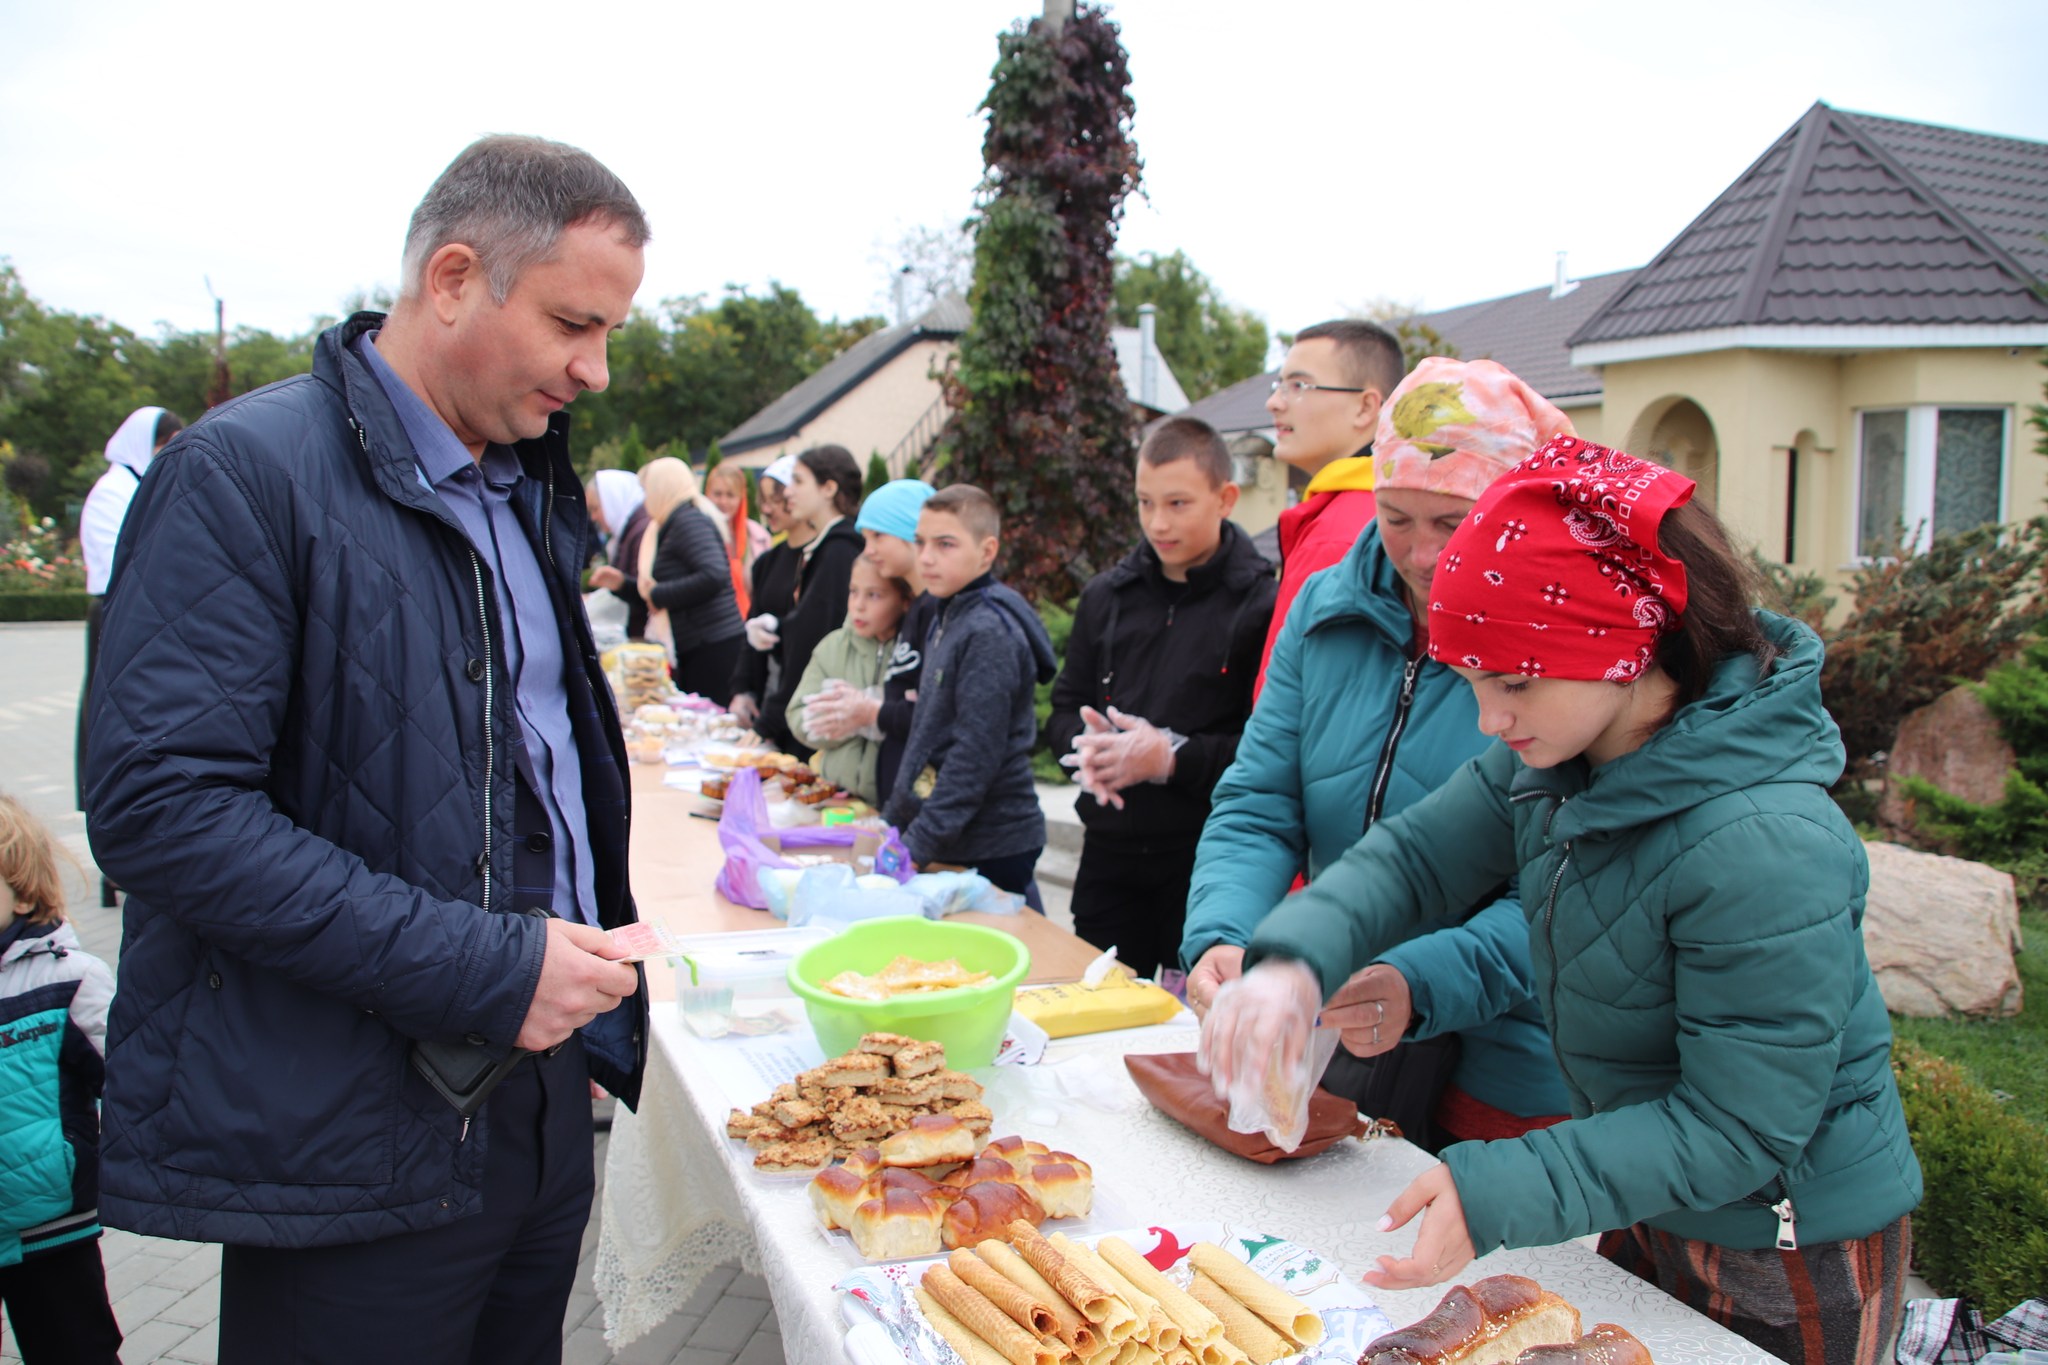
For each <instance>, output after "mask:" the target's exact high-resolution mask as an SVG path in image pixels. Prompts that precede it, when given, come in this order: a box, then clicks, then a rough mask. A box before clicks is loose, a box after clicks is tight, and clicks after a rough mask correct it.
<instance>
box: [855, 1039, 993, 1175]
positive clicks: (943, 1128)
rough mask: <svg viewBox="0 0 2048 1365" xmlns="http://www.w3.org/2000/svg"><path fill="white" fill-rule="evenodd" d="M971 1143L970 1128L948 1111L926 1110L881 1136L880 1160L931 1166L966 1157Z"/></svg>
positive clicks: (886, 1163)
mask: <svg viewBox="0 0 2048 1365" xmlns="http://www.w3.org/2000/svg"><path fill="white" fill-rule="evenodd" d="M876 1060H877V1061H880V1060H881V1059H880V1058H876ZM974 1146H975V1141H974V1130H973V1129H972V1128H969V1127H968V1126H967V1125H966V1124H964V1123H962V1122H961V1121H960V1120H958V1119H956V1118H954V1117H953V1116H951V1115H950V1114H926V1115H923V1116H922V1117H919V1118H916V1119H912V1120H911V1123H910V1127H908V1128H906V1129H904V1130H903V1131H902V1132H900V1133H896V1134H894V1135H892V1136H890V1137H888V1138H885V1139H883V1141H882V1144H881V1151H882V1164H883V1165H885V1166H932V1165H936V1164H938V1163H939V1162H942V1161H967V1160H970V1159H971V1158H972V1157H973V1156H974Z"/></svg>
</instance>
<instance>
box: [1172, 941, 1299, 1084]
mask: <svg viewBox="0 0 2048 1365" xmlns="http://www.w3.org/2000/svg"><path fill="white" fill-rule="evenodd" d="M1322 1003H1323V988H1322V983H1321V982H1320V981H1318V980H1317V979H1316V974H1315V973H1314V972H1313V971H1311V970H1310V969H1309V967H1308V964H1307V963H1305V962H1300V961H1297V960H1296V959H1294V958H1267V959H1266V960H1265V961H1263V962H1260V963H1259V964H1258V965H1257V966H1255V967H1253V968H1252V969H1251V970H1250V971H1248V972H1246V973H1245V974H1244V975H1243V976H1240V977H1238V978H1237V979H1236V980H1235V981H1226V982H1224V983H1223V986H1222V988H1221V989H1220V990H1218V991H1217V992H1216V1000H1215V1003H1214V1004H1212V1005H1210V1006H1209V1012H1208V1013H1207V1014H1206V1015H1204V1016H1203V1017H1202V1038H1201V1042H1200V1043H1198V1044H1197V1045H1196V1047H1195V1065H1196V1066H1197V1067H1198V1068H1199V1069H1200V1070H1201V1071H1202V1072H1203V1073H1204V1074H1206V1075H1207V1076H1208V1077H1209V1084H1210V1086H1211V1088H1212V1089H1214V1090H1215V1092H1216V1098H1217V1099H1219V1100H1220V1099H1224V1098H1227V1097H1228V1095H1229V1091H1230V1082H1231V1079H1232V1078H1233V1077H1235V1076H1239V1075H1245V1076H1256V1075H1259V1074H1261V1073H1263V1072H1264V1071H1266V1070H1267V1069H1268V1068H1269V1067H1272V1066H1273V1065H1275V1064H1276V1054H1277V1065H1279V1066H1281V1067H1284V1068H1287V1069H1289V1070H1291V1069H1292V1068H1294V1067H1295V1066H1296V1065H1298V1064H1299V1063H1300V1061H1301V1054H1302V1052H1303V1050H1304V1049H1305V1048H1306V1047H1307V1046H1308V1036H1309V1034H1310V1033H1311V1032H1313V1031H1314V1030H1315V1024H1316V1011H1317V1010H1318V1009H1320V1008H1321V1007H1322Z"/></svg>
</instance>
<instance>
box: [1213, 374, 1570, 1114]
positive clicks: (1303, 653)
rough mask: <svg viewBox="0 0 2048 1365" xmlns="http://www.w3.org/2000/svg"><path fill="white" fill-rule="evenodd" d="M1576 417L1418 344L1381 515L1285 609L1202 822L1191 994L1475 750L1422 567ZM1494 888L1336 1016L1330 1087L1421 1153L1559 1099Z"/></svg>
mask: <svg viewBox="0 0 2048 1365" xmlns="http://www.w3.org/2000/svg"><path fill="white" fill-rule="evenodd" d="M1570 430H1571V423H1570V421H1569V420H1568V419H1567V418H1566V417H1565V415H1564V414H1563V413H1562V412H1560V411H1558V410H1557V408H1556V407H1554V406H1553V405H1552V404H1550V403H1549V402H1547V401H1545V399H1544V398H1543V397H1542V395H1540V394H1538V393H1536V392H1535V390H1533V389H1531V388H1530V387H1529V386H1528V385H1527V384H1525V383H1523V382H1522V381H1521V380H1520V379H1518V378H1517V377H1516V376H1515V375H1514V374H1512V373H1510V372H1509V371H1508V370H1506V369H1504V368H1502V367H1501V366H1499V365H1497V364H1495V363H1493V362H1492V361H1490V360H1474V361H1462V360H1450V359H1445V358H1442V357H1431V358H1429V359H1426V360H1424V361H1423V362H1422V363H1421V364H1420V365H1418V366H1417V367H1416V369H1415V372H1414V373H1413V374H1411V375H1409V376H1408V377H1407V378H1406V379H1404V380H1402V381H1401V383H1400V385H1399V387H1397V388H1396V389H1395V390H1394V391H1393V393H1392V394H1390V395H1388V398H1387V401H1386V403H1385V404H1384V405H1383V406H1382V407H1381V409H1380V425H1379V429H1378V433H1377V435H1376V436H1375V438H1374V441H1373V468H1374V471H1375V479H1376V493H1377V496H1378V499H1379V507H1378V516H1377V517H1376V518H1375V519H1374V521H1373V522H1372V524H1370V525H1369V526H1367V527H1366V529H1365V532H1364V534H1362V535H1361V536H1360V537H1359V539H1358V543H1357V544H1356V545H1354V546H1353V547H1352V548H1351V551H1350V553H1348V554H1347V555H1345V556H1344V558H1343V559H1342V560H1341V561H1340V562H1339V563H1337V564H1336V565H1334V566H1333V567H1331V568H1329V569H1327V570H1325V571H1323V572H1321V573H1318V574H1315V575H1314V576H1313V577H1311V578H1310V579H1309V580H1308V582H1307V583H1306V585H1305V586H1303V588H1302V590H1301V592H1300V594H1299V596H1297V597H1296V598H1295V599H1294V603H1293V605H1292V606H1291V607H1290V608H1289V609H1288V612H1287V622H1286V625H1285V626H1284V627H1283V628H1282V630H1281V631H1280V634H1279V637H1278V639H1277V640H1276V642H1275V643H1274V646H1273V651H1272V656H1271V658H1270V660H1269V662H1268V665H1267V669H1266V675H1265V678H1264V680H1263V683H1262V686H1261V690H1260V691H1259V694H1258V704H1257V706H1256V707H1255V708H1254V710H1253V711H1252V715H1251V719H1250V720H1249V721H1248V722H1247V723H1246V725H1245V731H1244V736H1243V738H1242V739H1241V740H1240V741H1239V742H1238V746H1237V757H1236V760H1235V761H1234V762H1233V763H1232V764H1231V766H1230V768H1229V769H1228V770H1227V771H1225V773H1224V775H1223V778H1222V780H1221V781H1219V782H1218V783H1217V785H1216V791H1215V794H1214V796H1213V797H1212V803H1211V807H1210V812H1209V818H1208V821H1207V822H1206V823H1205V824H1204V825H1203V827H1202V839H1201V844H1200V847H1199V849H1198V850H1197V852H1196V856H1195V871H1194V878H1193V882H1192V885H1191V888H1190V892H1189V896H1188V912H1187V923H1186V926H1185V928H1184V929H1183V931H1182V938H1181V956H1182V958H1183V960H1184V961H1185V962H1186V963H1187V964H1188V966H1189V968H1190V973H1189V977H1188V1002H1189V1003H1190V1004H1191V1005H1193V1006H1194V1007H1195V1008H1196V1009H1197V1010H1203V1009H1206V1008H1208V1005H1209V1002H1210V1000H1211V999H1213V998H1214V996H1215V993H1216V991H1217V989H1218V988H1219V987H1221V986H1222V985H1223V983H1224V982H1225V981H1227V980H1229V979H1230V978H1231V977H1234V976H1236V975H1237V972H1238V967H1239V962H1240V960H1241V959H1242V957H1243V955H1244V949H1245V945H1246V944H1248V943H1249V942H1250V941H1251V937H1252V933H1253V931H1254V930H1256V929H1257V928H1258V925H1259V921H1260V920H1261V919H1263V918H1264V917H1265V916H1266V915H1267V914H1268V913H1269V912H1270V911H1271V910H1272V908H1273V906H1274V904H1275V903H1276V902H1278V901H1279V900H1280V899H1281V898H1282V897H1283V896H1285V895H1286V894H1287V891H1288V888H1289V887H1290V886H1292V885H1293V884H1294V882H1295V878H1296V875H1297V874H1299V873H1301V872H1303V871H1306V873H1307V875H1308V876H1309V877H1310V878H1314V877H1315V876H1316V875H1317V874H1319V873H1321V872H1322V871H1323V870H1324V869H1326V868H1328V867H1329V866H1330V865H1331V864H1333V863H1335V862H1336V861H1337V859H1339V858H1341V857H1342V856H1343V855H1344V851H1345V850H1346V849H1348V848H1350V847H1351V845H1352V844H1354V843H1356V842H1357V841H1358V837H1359V835H1360V834H1361V833H1363V832H1364V831H1365V829H1366V827H1367V826H1369V825H1371V824H1372V823H1373V822H1374V821H1376V820H1380V819H1385V818H1387V817H1390V816H1392V815H1395V814H1397V813H1399V812H1400V811H1403V810H1405V809H1407V808H1408V807H1409V806H1411V805H1413V804H1414V803H1415V802H1417V801H1419V800H1421V799H1422V798H1423V797H1425V796H1427V795H1429V793H1431V792H1433V791H1435V790H1436V789H1437V788H1438V787H1440V786H1442V785H1443V783H1444V782H1445V781H1446V780H1448V779H1449V778H1450V777H1451V775H1452V774H1453V773H1455V772H1457V771H1458V770H1459V769H1460V768H1461V767H1463V766H1464V765H1465V763H1466V762H1467V760H1469V759H1471V758H1472V757H1473V756H1474V755H1476V754H1478V753H1480V752H1481V751H1482V750H1483V749H1485V748H1486V743H1487V741H1486V738H1485V736H1483V735H1481V734H1480V733H1479V731H1478V729H1477V728H1476V721H1477V720H1478V714H1479V713H1478V711H1477V710H1476V709H1474V707H1473V705H1472V691H1471V689H1470V688H1468V687H1466V686H1465V684H1464V681H1463V680H1462V679H1460V678H1459V677H1458V676H1457V675H1456V674H1455V673H1453V672H1451V671H1450V669H1448V668H1446V667H1444V666H1443V665H1442V664H1440V663H1437V662H1435V661H1434V660H1432V659H1430V658H1429V657H1428V655H1427V654H1426V652H1425V651H1424V649H1423V646H1424V645H1426V644H1427V642H1428V638H1429V637H1428V631H1427V629H1426V623H1427V609H1428V605H1429V587H1430V575H1431V573H1432V571H1433V569H1434V567H1435V563H1436V559H1437V555H1438V553H1439V551H1441V549H1442V548H1443V544H1444V541H1445V539H1446V538H1448V536H1449V535H1450V533H1451V531H1452V529H1453V528H1455V527H1456V525H1457V524H1458V523H1459V522H1460V521H1462V520H1463V519H1464V517H1465V515H1466V514H1467V513H1468V512H1469V511H1470V510H1471V508H1472V503H1473V500H1474V499H1476V498H1477V497H1478V496H1479V495H1480V494H1481V493H1482V492H1483V491H1485V488H1486V486H1487V485H1488V484H1489V483H1491V482H1492V481H1493V480H1494V479H1495V478H1496V477H1497V476H1499V475H1500V474H1502V473H1504V472H1506V471H1507V470H1509V469H1511V468H1513V467H1514V465H1515V464H1516V463H1517V462H1518V461H1521V460H1523V459H1526V458H1527V457H1528V456H1530V455H1531V454H1533V453H1534V452H1535V451H1536V449H1537V448H1538V447H1539V446H1541V445H1542V444H1543V443H1544V442H1545V441H1547V440H1549V439H1550V438H1551V437H1552V436H1554V435H1557V434H1559V433H1563V432H1569V431H1570ZM1506 880H1507V879H1506V878H1502V879H1501V881H1502V882H1505V881H1506ZM1502 890H1503V888H1502V887H1500V886H1494V887H1488V888H1483V889H1482V891H1481V893H1480V894H1479V896H1478V897H1477V899H1475V900H1474V901H1473V902H1472V906H1473V907H1474V908H1476V909H1477V913H1475V914H1472V915H1470V916H1469V917H1460V919H1459V920H1458V921H1457V922H1455V923H1452V924H1449V925H1447V926H1445V927H1442V928H1440V929H1438V930H1436V931H1435V932H1431V933H1420V934H1417V935H1415V936H1413V937H1411V938H1409V939H1407V940H1406V941H1403V942H1399V943H1389V944H1388V945H1386V947H1385V949H1384V951H1382V952H1379V953H1377V954H1375V955H1374V957H1373V958H1372V960H1371V961H1370V963H1369V964H1368V965H1363V968H1362V970H1361V971H1360V972H1359V973H1358V975H1357V977H1356V978H1355V979H1354V980H1353V981H1352V982H1351V983H1349V984H1347V986H1346V987H1345V989H1344V990H1343V991H1342V992H1341V993H1340V994H1339V996H1338V998H1337V1000H1336V1002H1335V1005H1334V1007H1333V1009H1332V1011H1331V1014H1332V1017H1333V1018H1343V1017H1345V1016H1347V1015H1348V1016H1350V1017H1351V1018H1352V1019H1353V1020H1354V1022H1356V1023H1357V1025H1358V1027H1354V1028H1350V1029H1348V1030H1347V1031H1346V1032H1345V1034H1344V1040H1343V1041H1344V1051H1343V1052H1340V1053H1338V1054H1337V1055H1336V1056H1335V1057H1333V1058H1332V1060H1331V1064H1330V1067H1329V1070H1328V1072H1327V1073H1326V1075H1325V1076H1324V1079H1323V1085H1324V1086H1325V1088H1327V1089H1329V1090H1332V1091H1334V1092H1336V1093H1338V1094H1343V1095H1346V1096H1348V1097H1350V1098H1352V1099H1354V1100H1359V1101H1360V1102H1361V1103H1364V1104H1366V1105H1367V1106H1368V1108H1369V1112H1371V1113H1372V1115H1373V1116H1374V1117H1375V1118H1388V1117H1392V1118H1394V1119H1395V1120H1396V1121H1397V1122H1398V1123H1399V1124H1400V1125H1401V1128H1402V1130H1403V1132H1404V1133H1405V1134H1406V1136H1407V1137H1409V1138H1410V1139H1411V1140H1413V1141H1414V1142H1416V1143H1418V1144H1420V1145H1422V1146H1424V1147H1427V1148H1429V1149H1430V1150H1432V1151H1433V1150H1435V1149H1436V1148H1438V1147H1440V1146H1442V1145H1443V1144H1444V1143H1445V1142H1448V1141H1457V1140H1459V1139H1461V1138H1480V1137H1507V1136H1512V1135H1514V1134H1518V1133H1522V1132H1526V1131H1527V1130H1528V1129H1530V1128H1532V1127H1539V1126H1541V1125H1543V1124H1545V1123H1553V1122H1556V1121H1557V1120H1558V1119H1559V1118H1560V1117H1562V1116H1563V1115H1564V1114H1565V1112H1566V1110H1567V1109H1568V1108H1569V1097H1568V1096H1567V1095H1566V1093H1565V1090H1564V1083H1563V1081H1562V1080H1560V1079H1559V1077H1558V1074H1557V1064H1556V1062H1554V1061H1553V1060H1552V1059H1551V1049H1550V1034H1549V1031H1548V1030H1547V1029H1546V1028H1545V1027H1544V1023H1543V1015H1542V1010H1541V1007H1540V1006H1539V1005H1538V1004H1537V1001H1536V997H1535V993H1534V991H1533V990H1532V989H1531V985H1530V969H1529V933H1528V929H1527V927H1526V926H1525V922H1524V920H1523V918H1522V909H1521V906H1520V905H1519V904H1517V903H1516V901H1515V900H1514V898H1513V897H1512V895H1502V894H1499V893H1500V892H1501V891H1502ZM1397 1044H1399V1045H1401V1047H1400V1050H1399V1051H1398V1052H1397V1051H1394V1049H1395V1048H1396V1045H1397ZM1390 1053H1391V1054H1392V1055H1388V1054H1390ZM1358 1059H1366V1060H1363V1061H1361V1060H1358ZM1451 1059H1454V1062H1455V1067H1454V1069H1452V1070H1451V1071H1450V1075H1449V1078H1448V1084H1444V1083H1443V1075H1442V1073H1443V1071H1444V1070H1445V1068H1446V1067H1447V1066H1449V1065H1451ZM1390 1069H1391V1070H1390ZM1432 1083H1434V1084H1435V1085H1436V1086H1439V1087H1440V1088H1441V1093H1440V1094H1437V1093H1432Z"/></svg>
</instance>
